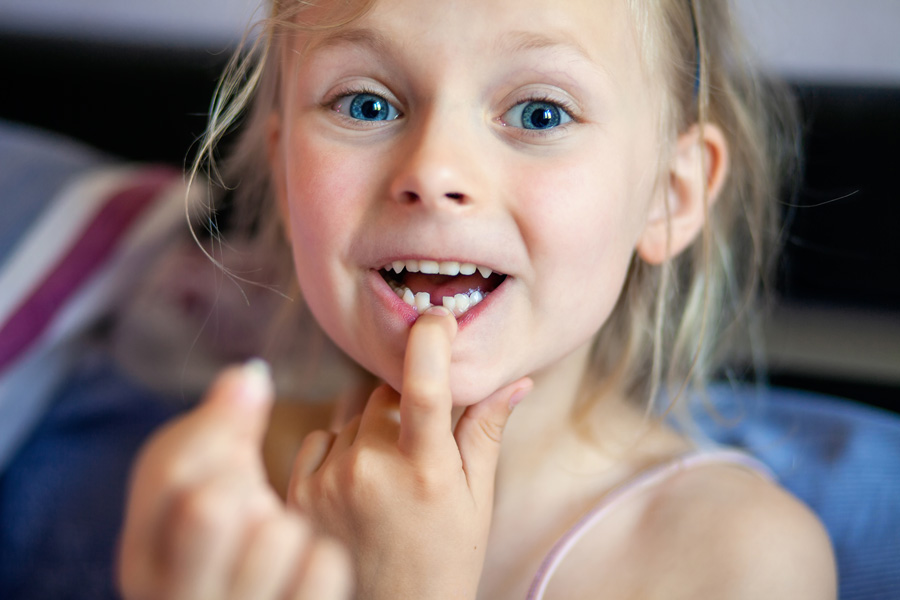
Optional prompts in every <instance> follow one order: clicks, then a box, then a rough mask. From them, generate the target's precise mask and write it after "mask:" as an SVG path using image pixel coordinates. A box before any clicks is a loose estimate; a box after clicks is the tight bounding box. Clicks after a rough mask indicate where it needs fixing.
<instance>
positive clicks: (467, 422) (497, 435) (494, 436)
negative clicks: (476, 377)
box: [454, 377, 534, 495]
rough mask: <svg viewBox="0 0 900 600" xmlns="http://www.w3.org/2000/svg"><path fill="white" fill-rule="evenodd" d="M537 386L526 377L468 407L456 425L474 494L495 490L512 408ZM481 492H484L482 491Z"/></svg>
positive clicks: (458, 443)
mask: <svg viewBox="0 0 900 600" xmlns="http://www.w3.org/2000/svg"><path fill="white" fill-rule="evenodd" d="M533 385H534V383H533V382H532V381H531V379H529V378H527V377H523V378H522V379H519V380H518V381H516V382H514V383H511V384H510V385H508V386H506V387H503V388H501V389H499V390H497V391H496V392H494V393H493V394H491V395H490V396H488V397H487V398H485V399H484V400H482V401H481V402H479V403H477V404H473V405H472V406H470V407H468V408H467V409H466V411H465V412H464V413H463V415H462V417H460V419H459V422H458V423H457V424H456V431H455V433H454V436H455V437H456V444H457V446H458V447H459V454H460V457H461V458H462V461H463V468H464V469H465V472H466V478H467V479H468V482H469V489H471V490H472V492H473V493H474V494H479V495H480V494H482V493H483V489H493V485H494V473H495V471H496V470H497V459H498V458H499V456H500V441H501V440H502V438H503V430H504V429H505V428H506V422H507V421H508V420H509V415H510V414H512V410H513V408H515V407H516V405H517V404H518V403H519V402H520V401H521V400H522V398H524V397H525V395H526V394H528V392H530V391H531V388H532V386H533ZM479 488H482V489H479Z"/></svg>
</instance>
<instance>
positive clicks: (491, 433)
mask: <svg viewBox="0 0 900 600" xmlns="http://www.w3.org/2000/svg"><path fill="white" fill-rule="evenodd" d="M478 427H479V429H481V433H482V434H483V435H484V437H485V438H486V439H488V440H490V441H492V442H494V443H495V444H499V443H500V440H501V439H502V438H503V423H499V422H497V421H495V420H493V419H480V420H479V421H478Z"/></svg>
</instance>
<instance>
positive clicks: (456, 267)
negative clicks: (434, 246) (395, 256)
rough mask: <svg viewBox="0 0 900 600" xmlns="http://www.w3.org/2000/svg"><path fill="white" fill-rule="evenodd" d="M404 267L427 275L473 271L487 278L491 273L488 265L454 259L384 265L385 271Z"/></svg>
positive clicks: (407, 261) (397, 270)
mask: <svg viewBox="0 0 900 600" xmlns="http://www.w3.org/2000/svg"><path fill="white" fill-rule="evenodd" d="M404 269H406V270H407V271H409V272H410V273H420V272H421V273H425V274H428V275H438V274H440V275H453V276H455V275H474V274H475V271H478V272H479V273H481V276H482V277H484V278H485V279H487V278H488V277H490V276H491V274H493V272H494V271H493V270H492V269H490V268H488V267H483V266H481V265H476V264H474V263H460V262H456V261H455V260H444V261H440V262H438V261H436V260H395V261H394V262H392V263H391V264H389V265H385V267H384V270H385V271H393V272H394V273H400V272H401V271H403V270H404Z"/></svg>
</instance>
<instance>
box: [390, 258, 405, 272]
mask: <svg viewBox="0 0 900 600" xmlns="http://www.w3.org/2000/svg"><path fill="white" fill-rule="evenodd" d="M403 264H404V263H403V261H402V260H395V261H394V262H393V263H391V268H393V269H394V273H399V272H400V271H402V270H403Z"/></svg>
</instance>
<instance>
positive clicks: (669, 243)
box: [636, 123, 728, 265]
mask: <svg viewBox="0 0 900 600" xmlns="http://www.w3.org/2000/svg"><path fill="white" fill-rule="evenodd" d="M727 174H728V143H727V141H726V140H725V135H724V134H723V133H722V130H721V129H720V128H719V127H718V126H716V125H713V124H710V123H707V124H705V125H704V126H703V127H702V128H701V127H700V126H699V125H696V124H695V125H693V126H691V127H690V128H689V129H688V130H687V131H685V132H684V133H682V134H681V135H680V136H678V140H677V142H676V144H675V152H674V153H673V155H672V159H671V162H670V164H669V170H668V181H667V184H666V185H665V186H663V189H662V190H661V191H660V193H659V194H658V199H657V201H656V202H655V203H654V205H653V206H651V207H650V211H649V213H648V216H647V223H646V225H645V227H644V231H643V233H642V234H641V238H640V239H639V240H638V244H637V248H636V250H637V253H638V256H640V257H641V259H642V260H643V261H644V262H647V263H649V264H653V265H658V264H661V263H663V262H665V261H667V260H669V259H670V258H673V257H675V256H677V255H678V254H679V253H680V252H682V251H683V250H684V249H685V248H687V247H688V246H689V245H690V244H691V243H692V242H693V241H694V239H695V238H696V237H697V235H698V234H699V233H700V231H701V229H702V228H703V226H704V224H705V223H706V220H707V215H708V211H709V210H711V208H712V206H713V204H715V202H716V200H717V199H718V197H719V194H720V192H721V191H722V187H723V186H724V184H725V180H726V177H727Z"/></svg>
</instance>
